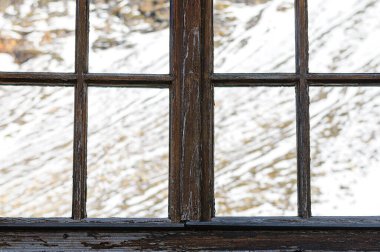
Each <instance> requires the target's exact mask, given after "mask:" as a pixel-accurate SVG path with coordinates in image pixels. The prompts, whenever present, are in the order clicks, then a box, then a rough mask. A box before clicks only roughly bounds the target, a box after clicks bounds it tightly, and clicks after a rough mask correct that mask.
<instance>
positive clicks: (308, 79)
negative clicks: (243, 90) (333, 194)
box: [0, 0, 380, 251]
mask: <svg viewBox="0 0 380 252" xmlns="http://www.w3.org/2000/svg"><path fill="white" fill-rule="evenodd" d="M170 2H171V3H170V5H171V7H170V11H171V15H170V16H171V19H170V20H171V21H170V73H169V74H100V73H89V72H88V65H89V58H88V55H89V0H77V7H76V8H77V10H76V13H77V15H76V46H75V72H74V73H37V72H30V73H25V72H17V73H16V72H0V85H14V86H17V85H25V86H57V87H72V88H74V89H75V112H74V116H75V120H74V165H73V205H72V218H0V232H2V235H0V248H3V247H6V246H7V244H8V245H9V246H13V243H12V241H10V240H9V239H8V240H7V238H9V237H12V239H16V240H17V239H18V241H22V242H24V243H22V244H29V245H31V244H32V245H35V246H37V247H38V246H42V247H43V246H45V245H46V246H47V245H52V246H62V247H64V246H65V244H66V241H67V240H70V237H73V236H76V237H77V239H78V242H79V241H80V244H81V245H80V246H83V248H88V249H94V248H98V249H102V248H104V249H107V248H140V249H141V248H146V249H149V248H159V247H157V246H158V244H160V246H162V247H161V248H162V249H169V250H170V249H176V248H186V246H192V248H196V249H241V250H242V249H252V248H255V249H296V250H297V249H299V250H302V249H320V250H324V249H328V250H330V249H335V250H340V249H363V248H365V249H378V248H379V246H380V217H369V216H368V217H312V215H311V200H310V120H309V119H310V118H309V94H308V88H309V87H310V86H380V74H378V73H373V74H356V73H354V74H329V73H324V74H321V73H309V71H308V64H309V59H308V58H309V55H308V15H307V0H295V30H296V36H295V41H296V56H295V61H296V69H295V73H294V74H293V73H289V74H282V73H270V74H269V73H252V74H239V73H236V74H230V73H229V74H223V73H218V74H216V73H214V72H213V24H212V19H213V2H212V0H171V1H170ZM257 86H264V87H265V86H266V87H273V86H274V87H276V86H286V87H295V90H296V113H297V118H296V123H297V181H298V190H297V192H298V216H297V217H241V218H240V217H215V216H214V214H215V211H214V173H213V166H214V160H213V145H214V144H213V141H214V139H213V137H214V136H213V135H214V134H213V131H214V125H213V117H214V115H213V107H214V101H213V99H214V94H213V91H214V87H257ZM89 87H120V88H121V87H124V88H128V87H141V88H168V89H169V90H170V148H169V149H170V158H169V159H170V160H169V218H167V219H165V218H164V219H158V218H151V219H143V218H139V219H131V218H125V219H124V218H99V219H96V218H87V216H86V187H87V185H86V177H87V160H86V159H87V146H86V145H87V115H88V88H89ZM52 230H53V232H52ZM95 231H96V233H94V232H95ZM25 232H26V233H25ZM32 234H33V235H35V237H38V239H40V240H38V239H37V240H33V239H32V240H30V237H31V235H32ZM89 234H92V236H91V235H89ZM102 235H103V236H102ZM104 237H108V238H109V240H107V239H106V238H104ZM210 238H213V239H210ZM327 238H328V239H327ZM120 239H124V243H122V242H120ZM147 239H148V241H150V243H148V242H146V241H147ZM41 240H42V241H44V242H41ZM13 241H14V240H13ZM75 241H76V240H75ZM75 241H74V240H71V242H72V244H74V243H75ZM126 241H127V242H126ZM14 244H16V243H14ZM17 244H19V243H17ZM78 244H79V243H78ZM149 244H150V245H149ZM14 246H16V245H14ZM46 246H45V247H46ZM78 246H79V245H78ZM150 246H152V247H150ZM16 247H17V246H16ZM292 251H293V250H292Z"/></svg>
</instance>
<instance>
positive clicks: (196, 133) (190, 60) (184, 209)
mask: <svg viewBox="0 0 380 252" xmlns="http://www.w3.org/2000/svg"><path fill="white" fill-rule="evenodd" d="M172 5H173V6H172V15H173V19H172V22H173V25H172V49H173V52H172V61H171V64H172V66H171V69H172V74H173V76H174V81H173V85H172V88H171V106H170V107H171V148H170V150H171V151H170V167H171V168H170V173H171V181H172V182H171V186H170V198H171V207H170V208H171V210H170V212H171V217H172V219H173V220H175V221H179V220H182V221H184V220H200V219H206V220H209V219H210V218H211V216H212V215H213V205H214V204H213V182H212V181H213V172H212V169H213V113H212V110H213V92H212V84H211V81H210V76H211V73H212V64H213V61H212V39H213V38H212V17H211V15H212V1H210V0H184V1H183V0H181V1H180V0H174V1H172ZM174 208H176V209H174Z"/></svg>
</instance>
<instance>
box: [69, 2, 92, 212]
mask: <svg viewBox="0 0 380 252" xmlns="http://www.w3.org/2000/svg"><path fill="white" fill-rule="evenodd" d="M88 40H89V0H77V13H76V37H75V73H76V74H77V83H76V86H75V102H74V170H73V201H72V202H73V208H72V217H73V219H81V218H85V217H86V197H87V194H86V192H87V183H86V182H87V114H88V87H87V83H86V82H85V78H84V74H85V73H87V72H88V52H89V42H88Z"/></svg>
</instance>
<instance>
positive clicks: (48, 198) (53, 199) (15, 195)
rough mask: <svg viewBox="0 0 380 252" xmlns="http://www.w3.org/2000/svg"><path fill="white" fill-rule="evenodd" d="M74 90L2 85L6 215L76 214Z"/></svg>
mask: <svg viewBox="0 0 380 252" xmlns="http://www.w3.org/2000/svg"><path fill="white" fill-rule="evenodd" d="M73 102H74V90H73V89H72V88H53V87H49V88H48V87H45V88H44V87H5V86H2V87H0V111H1V112H0V139H1V141H0V217H69V216H71V198H72V166H73V158H72V157H73V151H72V149H73V118H74V111H73V109H74V104H73Z"/></svg>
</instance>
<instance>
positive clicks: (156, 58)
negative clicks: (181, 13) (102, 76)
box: [90, 0, 170, 74]
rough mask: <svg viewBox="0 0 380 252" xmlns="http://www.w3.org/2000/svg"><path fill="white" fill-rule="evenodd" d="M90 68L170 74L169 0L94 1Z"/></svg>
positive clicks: (108, 70) (92, 5)
mask: <svg viewBox="0 0 380 252" xmlns="http://www.w3.org/2000/svg"><path fill="white" fill-rule="evenodd" d="M90 3H91V5H90V11H91V12H90V25H91V27H90V29H91V31H90V47H91V50H90V71H91V72H114V73H115V72H116V73H119V72H124V73H150V74H152V73H169V16H170V11H169V5H170V3H169V0H155V1H153V0H129V1H118V0H90Z"/></svg>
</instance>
